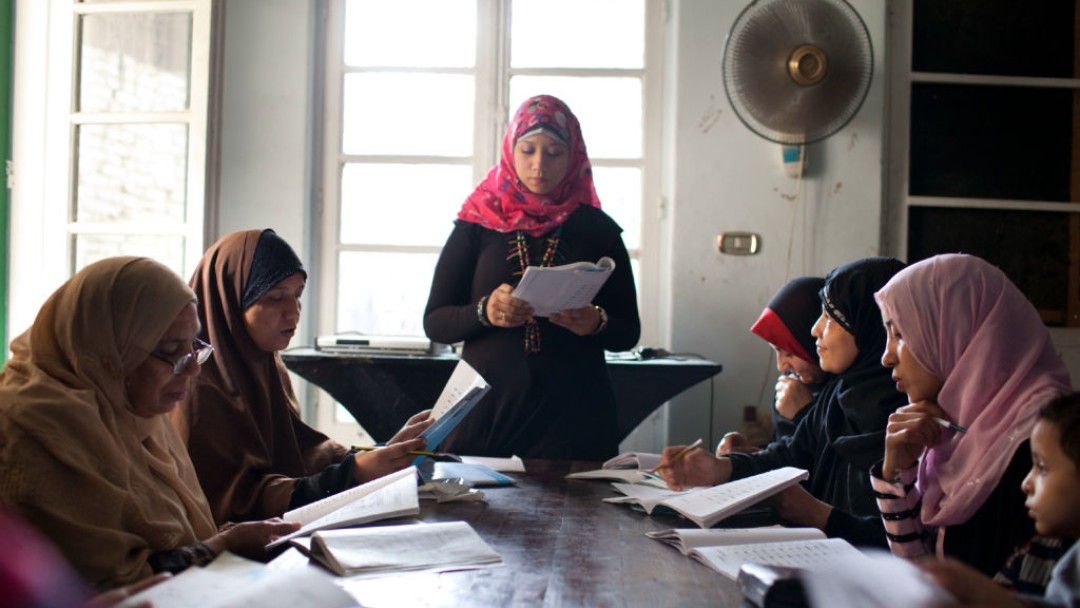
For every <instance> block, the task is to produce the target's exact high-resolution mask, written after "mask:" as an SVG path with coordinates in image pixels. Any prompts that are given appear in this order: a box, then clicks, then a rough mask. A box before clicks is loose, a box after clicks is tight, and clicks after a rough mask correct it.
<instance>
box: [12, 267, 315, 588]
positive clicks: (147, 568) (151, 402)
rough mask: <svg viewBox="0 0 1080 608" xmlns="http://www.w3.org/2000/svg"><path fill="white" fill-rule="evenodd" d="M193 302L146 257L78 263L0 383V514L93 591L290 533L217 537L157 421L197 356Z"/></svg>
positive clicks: (182, 457) (180, 453) (188, 468)
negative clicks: (25, 526)
mask: <svg viewBox="0 0 1080 608" xmlns="http://www.w3.org/2000/svg"><path fill="white" fill-rule="evenodd" d="M198 331H199V321H198V317H197V316H196V313H195V295H194V293H193V292H192V291H191V290H190V289H189V288H188V287H187V285H185V284H184V282H183V281H182V280H181V279H180V278H179V277H178V276H176V274H175V273H173V272H172V271H171V270H169V269H168V268H166V267H165V266H162V265H161V264H159V263H157V262H154V261H152V260H149V259H146V258H131V257H124V258H110V259H107V260H103V261H101V262H98V263H95V264H91V265H90V266H88V267H86V268H85V269H84V270H82V271H81V272H79V273H78V274H76V275H75V276H74V277H72V278H71V279H70V280H69V281H68V282H67V283H65V284H64V285H63V286H61V287H60V288H59V289H58V290H57V291H56V292H55V293H53V295H52V296H51V297H50V298H49V299H48V300H47V301H46V302H45V304H44V305H43V306H42V308H41V311H40V312H39V313H38V316H37V319H36V320H35V321H34V324H33V326H31V328H30V330H29V331H27V332H26V333H24V334H23V335H21V336H19V337H18V338H16V339H15V341H14V342H13V343H12V358H11V360H10V361H9V362H8V364H7V367H6V369H5V370H4V372H3V373H2V374H0V503H4V504H8V505H11V506H13V507H14V508H16V509H17V510H18V511H19V512H20V513H21V514H22V516H23V517H25V518H26V519H27V520H28V521H29V522H30V523H32V524H33V525H34V526H35V527H37V528H38V529H39V530H40V531H41V532H42V533H44V534H45V536H47V537H48V538H49V539H50V540H51V541H52V542H53V543H54V544H55V545H56V546H57V547H58V548H59V549H60V551H61V552H62V553H63V554H64V556H65V557H66V559H67V560H68V561H69V562H70V563H71V564H72V565H73V566H74V567H75V569H76V570H77V571H78V572H79V573H80V574H81V575H82V576H83V577H84V578H85V579H86V580H87V582H88V583H90V584H91V585H92V586H94V587H95V588H97V589H107V588H111V587H116V586H118V585H122V584H127V583H131V582H133V581H136V580H139V579H141V578H144V577H146V576H149V575H151V574H152V573H153V572H155V571H162V570H169V571H179V570H182V569H183V568H185V567H187V566H189V565H191V564H193V563H205V562H206V561H209V560H210V559H212V558H213V556H214V555H216V554H217V553H218V552H220V551H222V550H225V549H228V550H230V551H232V552H235V553H240V554H243V555H248V556H252V557H256V556H259V554H260V553H261V551H262V547H263V546H264V545H265V544H266V543H267V542H269V541H270V540H271V539H272V538H274V537H275V536H276V535H281V534H285V533H287V532H289V531H292V530H294V529H295V528H296V525H295V524H288V523H285V522H281V521H280V520H278V521H267V522H255V523H252V524H247V525H244V526H235V527H233V528H231V529H229V530H228V531H223V532H218V530H217V528H216V527H215V525H214V522H213V519H212V517H211V515H210V508H209V506H208V505H207V502H206V498H205V496H204V495H203V493H202V490H201V489H200V488H199V484H198V482H197V480H196V478H195V471H194V469H193V467H192V465H191V461H190V459H189V458H188V456H187V452H186V450H185V449H184V445H183V443H182V442H181V441H180V438H179V437H178V436H177V434H176V431H175V430H174V429H173V427H172V425H171V424H169V421H168V420H167V419H166V418H165V417H164V416H162V415H161V414H164V413H166V412H168V411H169V410H170V409H172V408H173V407H174V406H175V403H176V402H177V401H179V400H180V399H183V398H184V397H185V396H186V395H187V393H188V391H189V390H190V388H191V384H192V379H193V378H194V377H195V376H197V375H198V373H199V370H200V363H201V362H204V361H205V360H206V357H207V356H208V355H209V347H208V346H207V345H202V344H200V343H198V342H196V336H197V335H198Z"/></svg>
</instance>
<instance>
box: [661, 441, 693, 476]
mask: <svg viewBox="0 0 1080 608" xmlns="http://www.w3.org/2000/svg"><path fill="white" fill-rule="evenodd" d="M701 443H702V442H701V438H698V440H697V441H695V442H694V443H691V444H690V445H688V446H686V447H685V448H683V449H681V450H679V453H678V454H675V455H674V456H672V457H671V460H669V461H668V463H667V464H664V465H660V464H658V465H656V466H655V467H653V468H651V469H649V473H651V474H653V475H655V474H656V472H657V471H659V470H660V469H663V468H666V467H669V466H671V463H673V462H675V461H676V460H678V459H680V458H682V457H683V456H686V455H687V454H689V453H690V452H692V451H693V450H695V449H697V448H698V447H700V446H701Z"/></svg>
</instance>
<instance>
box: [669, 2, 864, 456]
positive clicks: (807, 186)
mask: <svg viewBox="0 0 1080 608" xmlns="http://www.w3.org/2000/svg"><path fill="white" fill-rule="evenodd" d="M851 4H852V5H853V6H854V7H855V9H856V10H857V11H858V12H859V13H860V14H861V16H862V18H863V20H864V21H865V22H866V25H867V28H868V29H869V31H870V36H871V39H872V42H873V45H874V52H875V66H874V70H875V73H874V78H873V81H872V84H871V88H870V92H869V95H868V96H867V99H866V101H865V103H864V104H863V106H862V108H861V110H860V111H859V113H858V114H857V115H856V116H855V118H854V119H853V120H852V122H851V123H850V124H849V125H848V126H846V127H845V128H844V129H842V130H841V131H839V132H838V133H837V134H835V135H833V136H832V137H831V138H829V139H827V140H825V141H824V142H821V143H819V144H813V145H811V146H809V147H808V148H807V159H808V163H809V167H808V174H807V175H806V177H804V179H803V180H802V183H801V186H800V184H799V183H798V181H797V180H794V179H791V178H789V177H787V176H786V175H784V173H783V170H782V168H781V165H780V147H779V145H777V144H774V143H771V142H769V141H766V140H764V139H762V138H760V137H759V136H757V135H756V134H754V133H753V132H752V131H750V130H749V129H748V128H747V127H746V126H744V125H743V124H742V122H740V120H739V118H738V116H737V115H736V114H735V112H734V110H733V109H732V107H731V105H730V103H729V102H728V100H727V98H726V96H725V94H724V88H723V83H722V80H721V69H720V66H721V57H722V52H723V41H724V35H725V33H726V32H727V31H728V30H729V29H730V27H731V25H732V23H733V22H734V20H735V18H736V17H737V16H738V14H739V11H740V10H741V9H742V8H743V6H744V5H745V4H744V3H743V2H732V1H727V2H716V1H715V0H682V1H679V2H673V4H672V7H673V13H672V16H671V18H670V21H669V25H668V31H667V41H668V42H667V44H668V53H669V54H672V53H673V54H674V56H675V57H676V58H677V59H676V61H675V64H674V72H675V73H674V74H667V79H668V84H667V85H666V87H665V89H666V90H665V110H666V112H668V113H669V114H670V116H669V118H668V120H669V122H670V123H671V125H672V126H673V128H674V135H673V137H672V138H671V139H672V143H671V149H670V150H666V151H665V152H666V153H670V154H671V156H670V157H669V158H667V159H666V160H665V165H666V166H667V167H668V170H667V177H668V178H669V179H667V180H666V183H665V184H664V193H665V197H666V199H667V201H668V204H669V205H670V210H669V213H668V214H667V216H666V218H667V220H666V222H667V225H666V226H665V230H666V231H667V232H668V246H669V247H670V251H669V256H670V260H671V263H670V265H669V268H668V271H669V273H670V274H669V275H668V278H667V284H666V289H668V290H670V291H669V293H667V294H666V296H665V297H667V298H668V299H669V300H670V303H669V307H670V317H669V318H668V319H666V326H667V328H668V332H669V334H668V335H669V339H670V343H669V344H668V345H665V347H666V348H668V349H669V350H671V351H673V352H693V353H699V354H701V355H704V356H706V357H708V358H710V359H712V360H714V361H716V362H718V363H720V364H721V365H723V366H724V371H723V372H721V374H720V375H719V376H717V377H716V379H715V380H714V386H713V389H714V390H715V395H714V396H713V401H714V404H715V405H714V411H713V419H714V420H713V433H712V435H711V437H710V436H709V430H708V429H709V420H710V411H709V409H710V408H709V399H710V387H708V386H707V385H701V386H698V387H696V388H695V389H692V390H691V391H689V392H688V393H686V394H684V396H682V397H679V398H676V399H675V400H674V401H673V402H672V404H671V406H670V409H669V418H668V432H669V437H668V440H669V441H670V442H684V441H692V440H693V439H695V438H697V437H703V438H705V439H706V440H709V439H712V440H713V441H716V440H717V439H718V438H719V437H720V435H722V433H723V432H724V431H727V430H735V429H737V428H738V424H739V422H740V420H741V411H742V406H743V405H748V404H757V405H760V406H761V407H762V408H765V407H767V406H768V404H769V403H771V389H772V385H773V383H774V381H775V368H774V367H773V366H774V362H773V360H772V358H771V351H770V349H769V348H768V347H767V346H766V345H765V344H763V343H762V342H761V340H760V339H758V338H757V337H755V336H753V335H752V334H750V332H749V331H748V329H749V327H750V325H751V324H752V323H753V322H754V321H755V320H756V319H757V316H758V314H760V312H761V309H762V308H763V307H764V305H765V303H766V302H767V301H768V299H769V298H770V296H771V295H772V294H773V292H775V291H776V289H778V288H779V287H780V286H781V285H782V284H783V283H784V282H785V281H786V279H787V278H793V277H796V276H803V275H808V274H813V275H818V276H823V275H824V274H825V273H826V272H828V270H829V269H831V268H833V267H835V266H837V265H839V264H842V263H844V262H847V261H850V260H853V259H856V258H860V257H865V256H869V255H877V254H878V251H879V245H880V238H879V233H880V223H881V214H882V192H883V185H882V179H883V171H882V162H883V153H884V143H883V125H884V124H885V121H884V104H883V98H884V83H885V76H884V73H883V66H884V62H883V55H884V39H885V8H884V3H881V2H879V1H877V0H852V2H851ZM800 187H801V190H800ZM791 199H794V200H791ZM793 221H794V227H793V228H794V230H793V232H792V222H793ZM730 230H746V231H751V232H757V233H759V234H760V235H761V239H762V248H761V252H760V253H759V254H758V255H755V256H746V257H739V256H730V255H723V254H720V253H719V252H718V251H717V249H716V237H717V234H718V233H720V232H723V231H730ZM789 234H793V235H794V238H793V241H792V242H791V252H792V253H791V260H790V268H788V266H789V262H788V247H789ZM763 388H764V390H763Z"/></svg>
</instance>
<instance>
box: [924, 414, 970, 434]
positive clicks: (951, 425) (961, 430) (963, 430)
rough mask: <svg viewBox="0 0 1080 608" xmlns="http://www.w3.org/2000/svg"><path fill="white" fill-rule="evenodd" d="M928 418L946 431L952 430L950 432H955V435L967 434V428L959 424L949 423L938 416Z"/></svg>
mask: <svg viewBox="0 0 1080 608" xmlns="http://www.w3.org/2000/svg"><path fill="white" fill-rule="evenodd" d="M930 418H931V419H933V421H934V422H936V423H938V424H940V425H941V426H943V427H945V428H947V429H952V430H954V431H956V432H957V433H966V432H967V428H965V427H962V426H960V425H959V424H956V423H955V422H949V421H948V420H945V419H944V418H940V417H938V416H931V417H930Z"/></svg>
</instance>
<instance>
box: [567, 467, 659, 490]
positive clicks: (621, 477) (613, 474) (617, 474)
mask: <svg viewBox="0 0 1080 608" xmlns="http://www.w3.org/2000/svg"><path fill="white" fill-rule="evenodd" d="M566 478H567V479H600V480H604V481H621V482H623V483H633V484H641V485H646V486H653V487H655V488H667V487H668V486H667V482H665V481H664V480H663V479H660V478H659V477H658V476H656V475H655V474H653V473H649V472H648V471H645V470H642V469H595V470H592V471H578V472H577V473H568V474H567V475H566Z"/></svg>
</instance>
